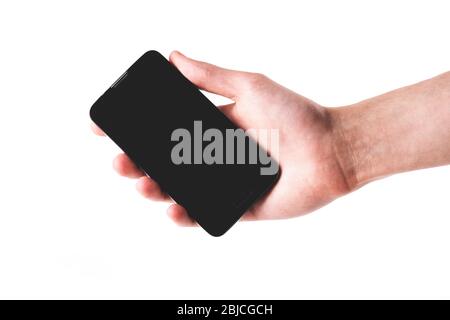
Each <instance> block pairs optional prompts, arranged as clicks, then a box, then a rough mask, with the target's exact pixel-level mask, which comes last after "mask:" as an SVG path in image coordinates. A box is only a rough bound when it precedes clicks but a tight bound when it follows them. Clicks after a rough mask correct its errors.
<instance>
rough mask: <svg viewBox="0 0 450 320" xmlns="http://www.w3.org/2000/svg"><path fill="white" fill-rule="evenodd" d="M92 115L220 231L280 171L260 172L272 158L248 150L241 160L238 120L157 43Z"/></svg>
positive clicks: (249, 146) (208, 226) (201, 220)
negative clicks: (257, 156)
mask: <svg viewBox="0 0 450 320" xmlns="http://www.w3.org/2000/svg"><path fill="white" fill-rule="evenodd" d="M91 118H92V120H93V121H94V122H95V123H96V124H97V125H98V126H99V127H100V128H101V129H102V130H103V131H104V132H105V133H106V134H107V135H108V136H109V137H110V138H111V139H112V140H113V141H114V142H115V143H116V144H117V145H118V146H119V147H120V148H121V149H122V150H123V151H124V152H125V153H126V154H127V155H128V156H129V157H130V158H131V159H132V160H133V161H134V162H135V164H136V165H137V166H138V167H140V168H141V169H142V170H143V171H144V172H145V173H146V174H147V175H148V176H150V177H151V178H152V179H153V180H155V181H156V182H157V183H158V184H159V185H160V186H161V188H162V189H163V190H164V192H166V193H168V194H169V195H170V196H171V197H172V199H174V201H176V202H177V203H179V204H180V205H182V206H183V207H184V208H185V209H186V210H187V212H188V214H189V215H190V216H191V217H192V218H193V219H194V220H195V221H197V222H198V224H199V225H200V226H202V227H203V228H204V229H205V230H206V231H207V232H208V233H210V234H211V235H214V236H220V235H222V234H223V233H225V232H226V231H227V230H228V229H229V228H230V227H231V226H232V225H233V224H234V223H235V222H236V221H237V220H239V218H240V217H241V216H242V215H243V213H244V212H245V211H246V210H247V209H248V208H249V207H250V206H251V205H252V203H253V202H254V201H256V200H257V199H258V198H259V197H260V196H262V195H263V194H264V193H265V192H266V191H267V190H268V189H269V188H270V186H271V185H273V184H274V182H275V181H276V179H277V176H278V173H274V174H261V168H263V167H264V166H267V165H264V164H262V163H261V161H259V160H258V161H256V163H255V162H254V161H253V162H252V161H250V158H251V156H250V152H248V154H246V155H245V157H244V158H245V161H244V163H242V160H243V158H242V157H241V155H240V154H239V141H238V140H239V135H236V134H235V135H234V136H233V137H232V138H233V139H234V142H235V143H234V146H232V144H231V143H232V141H230V140H233V139H230V138H231V136H232V134H231V132H233V130H234V132H235V133H236V132H238V131H236V130H237V129H238V128H237V127H236V126H235V125H234V124H233V123H232V122H231V121H230V120H229V119H228V118H227V117H226V116H225V115H224V114H222V113H221V112H220V110H218V109H217V108H216V107H215V106H214V105H213V104H212V102H211V101H209V100H208V99H207V98H206V97H205V96H204V95H203V94H202V93H201V92H200V90H198V89H197V88H196V87H195V86H194V85H193V84H192V83H191V82H190V81H189V80H187V79H186V78H185V77H184V76H183V75H182V74H181V73H180V72H179V71H178V70H177V69H176V68H175V67H174V66H173V65H172V64H170V63H169V62H168V61H167V60H166V59H165V58H164V57H163V56H162V55H161V54H159V53H158V52H156V51H149V52H147V53H145V54H144V55H143V56H142V57H141V58H139V59H138V60H137V61H136V62H135V63H134V64H133V65H132V66H131V67H130V68H129V69H128V70H127V71H126V72H125V73H124V74H123V75H122V76H121V77H119V79H118V80H117V81H116V82H115V83H114V84H113V85H112V86H111V87H110V88H109V89H108V90H107V91H106V92H105V93H104V94H103V95H102V96H101V97H100V98H99V99H98V100H97V101H96V102H95V104H94V105H93V106H92V108H91ZM208 129H211V130H208ZM220 134H222V137H220ZM220 140H222V141H220ZM220 142H222V143H220ZM245 144H246V150H254V147H255V146H257V144H256V142H254V140H253V139H251V138H249V137H248V136H246V139H245ZM221 145H222V149H221V148H220V146H221ZM230 146H231V147H230ZM227 160H228V161H227ZM232 160H234V161H232ZM253 160H254V159H253ZM271 161H275V160H273V159H271Z"/></svg>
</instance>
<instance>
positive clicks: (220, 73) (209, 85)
mask: <svg viewBox="0 0 450 320" xmlns="http://www.w3.org/2000/svg"><path fill="white" fill-rule="evenodd" d="M169 60H170V62H172V63H173V64H174V65H175V67H177V69H178V70H180V72H181V73H182V74H183V75H184V76H185V77H186V78H188V79H189V81H191V82H192V83H194V84H195V85H196V86H197V87H199V88H200V89H203V90H206V91H209V92H212V93H215V94H219V95H222V96H225V97H227V98H230V99H234V98H235V97H237V96H238V93H239V88H240V84H241V83H242V80H243V78H244V76H245V72H240V71H234V70H229V69H224V68H220V67H217V66H215V65H213V64H209V63H206V62H201V61H197V60H194V59H190V58H188V57H186V56H185V55H183V54H181V53H180V52H178V51H173V52H172V53H171V54H170V57H169Z"/></svg>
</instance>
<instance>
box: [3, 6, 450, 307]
mask: <svg viewBox="0 0 450 320" xmlns="http://www.w3.org/2000/svg"><path fill="white" fill-rule="evenodd" d="M449 16H450V7H449V5H448V1H441V2H437V1H421V2H414V1H397V2H394V1H371V2H370V3H363V1H308V3H302V2H300V1H285V2H284V1H273V2H264V1H255V2H252V1H221V2H219V1H173V0H172V1H157V2H156V1H155V2H154V3H152V2H151V1H142V2H133V1H122V2H121V3H120V4H119V3H118V2H114V1H74V2H72V4H69V3H68V2H64V1H28V2H24V1H8V2H6V1H4V2H2V3H1V4H0V35H1V36H0V137H1V138H0V141H1V151H0V152H1V155H0V298H450V273H449V272H448V271H449V270H450V256H449V245H450V232H449V229H450V197H449V196H450V194H449V189H450V167H449V166H447V167H441V168H435V169H429V170H422V171H418V172H413V173H407V174H402V175H397V176H394V177H391V178H388V179H385V180H382V181H378V182H374V183H372V184H370V185H368V186H365V187H364V188H362V189H360V190H359V191H357V192H355V193H353V194H351V195H349V196H347V197H344V198H341V199H339V200H337V201H335V202H333V203H332V204H330V205H329V206H327V207H325V208H323V209H321V210H319V211H317V212H315V213H313V214H310V215H307V216H305V217H302V218H297V219H292V220H285V221H269V222H257V223H241V224H239V225H236V226H235V227H234V228H232V229H231V230H230V231H229V232H228V233H227V234H226V235H225V236H224V237H221V238H213V237H210V236H209V235H207V234H206V232H204V231H203V230H201V229H198V228H179V227H177V226H175V225H174V224H173V223H172V222H171V221H170V220H169V219H168V218H167V217H166V215H165V208H166V204H161V203H152V202H150V201H148V200H145V199H143V198H141V197H140V196H139V195H138V194H137V193H136V191H135V189H134V183H133V182H132V181H129V180H127V179H125V178H122V177H119V176H118V175H116V174H115V173H114V172H113V170H112V167H111V161H112V158H113V157H114V156H115V154H116V153H117V152H118V148H117V147H116V146H115V145H114V144H113V143H112V142H110V141H108V140H107V139H104V138H100V137H96V136H94V135H92V134H91V132H90V129H89V117H88V111H89V108H90V106H91V105H92V103H93V102H94V101H95V99H96V98H97V97H98V96H99V95H100V94H101V93H103V91H104V90H105V89H106V88H107V87H108V86H109V85H110V84H111V83H112V82H113V81H114V80H115V79H116V78H117V77H118V76H119V75H120V74H121V73H122V72H123V71H124V70H125V68H127V67H128V66H129V65H130V64H131V63H132V62H133V61H134V60H135V59H137V58H138V57H139V56H140V55H141V54H142V53H144V52H145V51H146V50H149V49H157V50H159V51H160V52H162V53H163V54H165V55H166V56H167V55H168V54H169V53H170V51H171V50H172V49H179V50H181V51H182V52H183V53H185V54H187V55H190V56H192V57H195V58H198V59H203V60H206V61H210V62H213V63H216V64H218V65H222V66H225V67H231V68H236V69H244V70H249V71H257V72H262V73H265V74H267V75H268V76H270V77H272V78H273V79H274V80H276V81H278V82H280V83H282V84H284V85H285V86H287V87H290V88H291V89H293V90H295V91H297V92H299V93H301V94H303V95H305V96H307V97H310V98H311V99H313V100H315V101H317V102H319V103H321V104H323V105H326V106H340V105H345V104H350V103H353V102H357V101H359V100H361V99H365V98H368V97H371V96H374V95H377V94H380V93H383V92H385V91H388V90H391V89H394V88H397V87H400V86H403V85H407V84H411V83H414V82H417V81H420V80H422V79H425V78H429V77H432V76H434V75H437V74H439V73H442V72H444V71H448V70H450V41H449V36H450V18H449ZM425 120H426V119H424V121H425ZM299 165H301V164H299Z"/></svg>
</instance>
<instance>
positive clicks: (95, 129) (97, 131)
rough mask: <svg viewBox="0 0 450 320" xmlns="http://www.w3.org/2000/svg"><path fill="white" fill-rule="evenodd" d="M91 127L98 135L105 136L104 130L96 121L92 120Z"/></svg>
mask: <svg viewBox="0 0 450 320" xmlns="http://www.w3.org/2000/svg"><path fill="white" fill-rule="evenodd" d="M91 129H92V131H93V132H94V133H95V134H96V135H98V136H104V135H105V133H104V132H103V130H102V129H100V128H99V127H98V126H97V125H96V124H95V123H93V122H91Z"/></svg>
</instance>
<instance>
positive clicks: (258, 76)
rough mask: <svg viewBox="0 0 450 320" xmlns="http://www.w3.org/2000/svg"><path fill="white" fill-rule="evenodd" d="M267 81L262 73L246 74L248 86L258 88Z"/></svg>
mask: <svg viewBox="0 0 450 320" xmlns="http://www.w3.org/2000/svg"><path fill="white" fill-rule="evenodd" d="M266 82H267V77H266V76H265V75H264V74H262V73H253V72H252V73H249V74H248V75H247V83H248V85H249V87H250V88H252V89H257V88H260V87H261V86H262V85H264V83H266Z"/></svg>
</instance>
